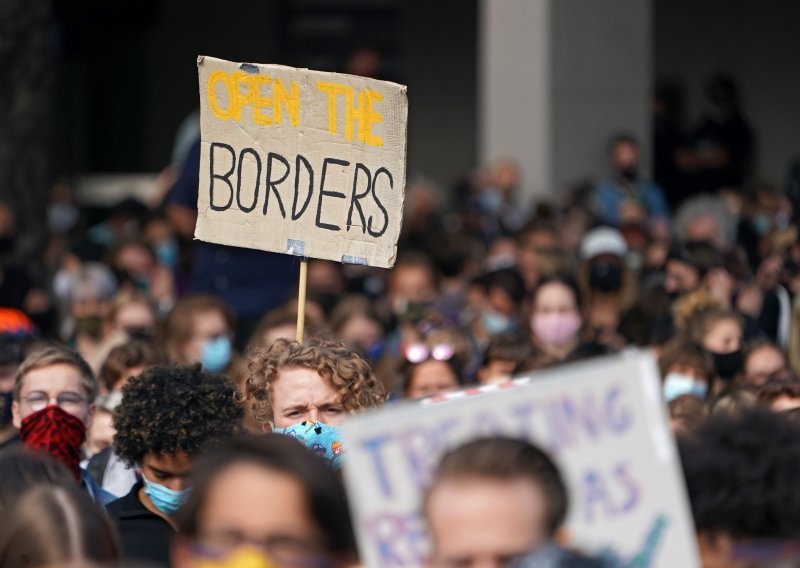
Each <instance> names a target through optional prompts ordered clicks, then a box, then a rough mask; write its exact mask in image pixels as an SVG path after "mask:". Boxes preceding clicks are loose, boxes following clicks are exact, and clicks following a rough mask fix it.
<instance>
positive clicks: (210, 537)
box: [192, 532, 330, 568]
mask: <svg viewBox="0 0 800 568" xmlns="http://www.w3.org/2000/svg"><path fill="white" fill-rule="evenodd" d="M244 545H250V546H255V547H257V548H260V549H261V550H263V551H265V552H266V553H267V554H268V555H269V557H270V559H271V560H273V561H274V562H275V564H276V565H277V566H280V567H281V568H284V567H285V568H328V567H329V566H330V561H329V560H328V558H327V556H326V555H325V553H324V552H323V549H322V547H321V546H319V545H318V544H317V543H316V542H314V541H313V540H308V539H303V538H297V537H293V536H288V535H280V536H272V537H268V538H266V539H263V540H262V539H251V538H248V537H246V536H244V535H242V534H238V533H235V532H221V533H216V534H215V533H208V534H204V535H200V536H198V537H197V539H196V540H195V542H194V543H193V546H192V549H193V550H194V552H195V553H196V554H198V555H200V556H205V557H207V558H222V557H224V556H227V555H229V554H231V553H232V552H233V551H234V550H236V549H237V548H239V547H241V546H244Z"/></svg>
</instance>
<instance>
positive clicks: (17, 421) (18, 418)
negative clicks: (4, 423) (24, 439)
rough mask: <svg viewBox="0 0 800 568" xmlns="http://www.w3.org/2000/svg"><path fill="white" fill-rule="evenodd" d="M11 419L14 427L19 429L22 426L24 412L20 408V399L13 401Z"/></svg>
mask: <svg viewBox="0 0 800 568" xmlns="http://www.w3.org/2000/svg"><path fill="white" fill-rule="evenodd" d="M11 419H12V423H13V424H14V428H16V429H17V430H19V429H20V428H21V427H22V414H21V413H20V410H19V401H17V400H15V401H14V402H12V403H11Z"/></svg>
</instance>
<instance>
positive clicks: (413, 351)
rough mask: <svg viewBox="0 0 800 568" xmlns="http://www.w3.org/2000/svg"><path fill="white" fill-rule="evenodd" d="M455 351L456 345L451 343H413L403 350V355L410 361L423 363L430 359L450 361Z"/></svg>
mask: <svg viewBox="0 0 800 568" xmlns="http://www.w3.org/2000/svg"><path fill="white" fill-rule="evenodd" d="M455 353H456V350H455V347H453V346H452V345H450V344H449V343H437V344H436V345H433V346H429V345H427V344H425V343H412V344H410V345H408V346H407V347H406V348H405V349H404V350H403V355H404V356H405V358H406V361H408V362H409V363H422V362H424V361H427V360H428V359H433V360H434V361H449V360H450V359H452V358H453V355H455Z"/></svg>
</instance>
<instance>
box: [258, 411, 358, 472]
mask: <svg viewBox="0 0 800 568" xmlns="http://www.w3.org/2000/svg"><path fill="white" fill-rule="evenodd" d="M272 432H273V433H274V434H283V435H284V436H289V437H290V438H294V439H295V440H297V441H298V442H300V443H301V444H303V445H304V446H305V447H306V448H308V449H309V450H311V451H312V452H314V453H315V454H317V455H318V456H319V457H321V458H322V459H323V460H325V461H326V462H327V463H328V465H329V466H330V467H331V468H332V469H339V468H340V467H342V455H343V453H344V448H343V446H342V434H341V433H340V432H339V429H338V428H336V427H335V426H328V425H327V424H323V423H322V422H314V421H313V420H304V421H303V422H300V423H299V424H295V425H294V426H288V427H286V428H273V429H272Z"/></svg>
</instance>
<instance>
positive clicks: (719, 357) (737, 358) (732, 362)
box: [711, 349, 744, 381]
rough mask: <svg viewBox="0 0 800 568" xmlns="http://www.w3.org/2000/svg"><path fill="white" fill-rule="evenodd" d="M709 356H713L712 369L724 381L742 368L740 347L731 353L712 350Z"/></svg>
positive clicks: (742, 359) (742, 358)
mask: <svg viewBox="0 0 800 568" xmlns="http://www.w3.org/2000/svg"><path fill="white" fill-rule="evenodd" d="M711 356H712V357H713V358H714V369H715V370H716V372H717V375H719V376H720V378H722V379H724V380H726V381H730V380H733V378H734V377H735V376H736V374H737V373H738V372H739V371H741V370H742V365H743V363H744V357H743V356H742V350H741V349H737V350H736V351H732V352H731V353H714V352H713V351H712V352H711Z"/></svg>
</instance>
